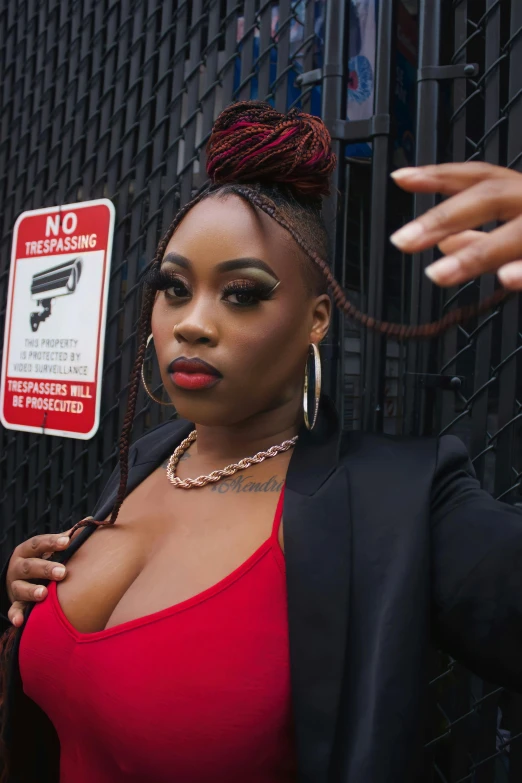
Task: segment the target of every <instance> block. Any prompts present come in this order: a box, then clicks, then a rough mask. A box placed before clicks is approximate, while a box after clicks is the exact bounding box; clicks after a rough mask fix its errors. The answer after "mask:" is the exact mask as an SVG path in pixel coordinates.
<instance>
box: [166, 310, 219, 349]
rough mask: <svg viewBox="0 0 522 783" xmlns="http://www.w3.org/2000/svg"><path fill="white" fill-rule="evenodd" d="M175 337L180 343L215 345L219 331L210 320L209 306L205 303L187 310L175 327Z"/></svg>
mask: <svg viewBox="0 0 522 783" xmlns="http://www.w3.org/2000/svg"><path fill="white" fill-rule="evenodd" d="M173 333H174V337H175V339H176V340H177V341H178V343H189V344H199V345H215V344H216V343H217V329H216V327H215V324H214V323H213V321H212V320H211V318H210V313H209V312H208V305H207V306H205V304H204V303H201V304H199V305H197V304H196V303H195V302H193V306H192V307H190V308H187V309H186V313H185V315H184V317H182V318H181V320H180V321H178V323H177V324H175V325H174V330H173Z"/></svg>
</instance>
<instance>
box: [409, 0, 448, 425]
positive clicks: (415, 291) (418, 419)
mask: <svg viewBox="0 0 522 783" xmlns="http://www.w3.org/2000/svg"><path fill="white" fill-rule="evenodd" d="M440 15H441V8H440V0H421V2H420V5H419V63H418V65H419V70H420V69H422V68H426V67H428V66H437V65H438V64H439V46H440ZM438 110H439V85H438V82H437V81H436V80H435V79H423V80H421V81H419V82H418V85H417V120H416V127H417V132H416V150H415V165H416V166H424V165H426V164H428V163H436V162H437V141H438V137H437V133H435V132H434V129H435V128H436V127H437V120H438ZM435 201H436V197H435V196H434V195H432V194H430V193H420V194H418V195H416V196H415V198H414V214H415V216H417V215H421V214H422V213H423V212H427V210H428V209H431V207H433V206H434V205H435ZM432 260H433V250H431V249H430V250H425V251H424V252H423V253H418V254H415V255H414V256H413V259H412V270H411V304H410V323H412V324H416V323H419V322H423V321H428V320H430V318H431V314H432V286H431V284H430V283H429V281H428V279H427V278H426V276H425V275H424V274H423V270H424V268H425V267H426V266H428V264H430V263H431V261H432ZM428 350H429V349H428V346H427V345H422V346H421V345H420V344H416V343H415V344H411V345H410V346H409V347H408V357H407V371H408V372H409V373H410V372H411V373H415V372H417V373H422V372H427V369H428ZM406 393H407V398H406V411H407V413H406V416H405V423H406V432H408V433H413V432H421V431H422V429H423V426H422V422H423V420H424V407H425V399H424V398H421V393H420V388H419V387H417V388H416V387H414V386H412V387H410V388H409V389H407V390H406Z"/></svg>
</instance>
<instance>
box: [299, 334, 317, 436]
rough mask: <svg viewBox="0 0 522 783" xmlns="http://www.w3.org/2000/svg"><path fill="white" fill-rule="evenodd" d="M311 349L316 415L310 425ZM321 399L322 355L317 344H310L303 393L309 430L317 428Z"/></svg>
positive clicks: (305, 418) (304, 409) (306, 422)
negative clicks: (309, 368) (309, 361)
mask: <svg viewBox="0 0 522 783" xmlns="http://www.w3.org/2000/svg"><path fill="white" fill-rule="evenodd" d="M310 349H311V350H312V353H313V357H314V381H315V383H314V414H313V418H312V423H311V424H310V418H309V416H308V392H309V387H310V374H309V371H308V359H309V358H310ZM320 397H321V355H320V353H319V348H318V347H317V345H316V344H315V343H310V348H309V349H308V356H307V358H306V369H305V382H304V392H303V412H304V421H305V424H306V426H307V428H308V429H309V430H313V428H314V427H315V423H316V421H317V414H318V412H319V398H320Z"/></svg>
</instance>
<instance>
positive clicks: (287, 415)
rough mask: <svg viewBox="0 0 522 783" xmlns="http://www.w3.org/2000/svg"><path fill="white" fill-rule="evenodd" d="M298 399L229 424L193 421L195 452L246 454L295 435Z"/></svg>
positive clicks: (300, 418) (299, 403)
mask: <svg viewBox="0 0 522 783" xmlns="http://www.w3.org/2000/svg"><path fill="white" fill-rule="evenodd" d="M301 420H302V411H301V401H300V399H292V400H289V401H287V402H284V403H283V404H282V405H280V406H278V407H277V408H274V409H272V410H267V411H262V412H261V413H256V414H255V415H254V416H251V417H249V418H248V419H245V420H243V421H241V422H238V423H237V424H232V425H230V426H216V427H212V426H208V425H202V424H196V429H197V433H198V439H197V453H198V454H200V455H205V456H208V457H220V458H221V457H233V458H236V457H239V458H242V457H247V456H251V455H253V454H256V453H257V452H258V451H264V450H265V449H267V448H269V447H270V446H275V445H276V444H279V443H282V442H283V441H285V440H289V439H290V438H293V437H294V435H296V434H297V432H298V430H299V427H300V424H301Z"/></svg>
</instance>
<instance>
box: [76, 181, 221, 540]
mask: <svg viewBox="0 0 522 783" xmlns="http://www.w3.org/2000/svg"><path fill="white" fill-rule="evenodd" d="M215 189H216V188H215V187H212V186H211V187H208V188H206V189H205V190H203V191H202V192H201V193H199V194H198V195H197V196H195V198H193V199H192V201H189V202H188V203H187V204H186V205H185V206H184V207H182V209H180V211H179V212H178V213H177V215H176V217H175V218H174V220H173V221H172V223H171V224H170V226H169V227H168V229H167V231H166V233H165V235H164V236H163V237H162V239H161V241H160V243H159V244H158V247H157V250H156V253H155V255H154V258H153V260H152V261H151V264H150V265H151V267H155V266H156V267H159V266H161V262H162V260H163V256H164V255H165V250H166V249H167V245H168V243H169V242H170V239H171V237H172V235H173V233H174V231H175V230H176V228H177V226H178V225H179V223H180V222H181V221H182V220H183V218H184V217H185V215H186V214H187V212H189V210H191V209H192V207H193V206H195V205H196V204H197V203H198V202H199V201H201V200H202V199H203V198H204V197H205V196H208V195H209V194H210V193H211V192H212V191H214V190H215ZM154 301H155V291H154V290H153V289H152V288H149V287H148V286H145V290H144V293H143V300H142V307H141V313H140V318H139V322H138V329H137V333H138V350H137V353H136V358H135V360H134V365H133V367H132V371H131V376H130V380H129V398H128V401H127V411H126V413H125V419H124V420H123V427H122V430H121V435H120V440H119V450H120V460H119V461H120V483H119V487H118V494H117V495H116V500H115V501H114V506H113V508H112V512H111V516H110V518H109V519H108V520H97V519H93V518H92V517H87V518H86V519H82V520H81V521H80V522H77V524H76V525H75V526H74V527H73V528H72V530H71V533H70V537H72V536H73V535H74V533H75V532H76V530H78V529H79V528H81V527H86V526H87V525H98V526H102V525H113V524H114V523H115V522H116V519H117V517H118V514H119V511H120V508H121V505H122V503H123V501H124V500H125V495H126V494H127V479H128V477H129V447H130V434H131V430H132V423H133V421H134V414H135V412H136V402H137V398H138V389H139V385H140V379H141V367H142V364H143V361H144V359H145V350H146V347H147V338H148V336H149V334H150V321H151V316H152V308H153V306H154Z"/></svg>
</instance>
